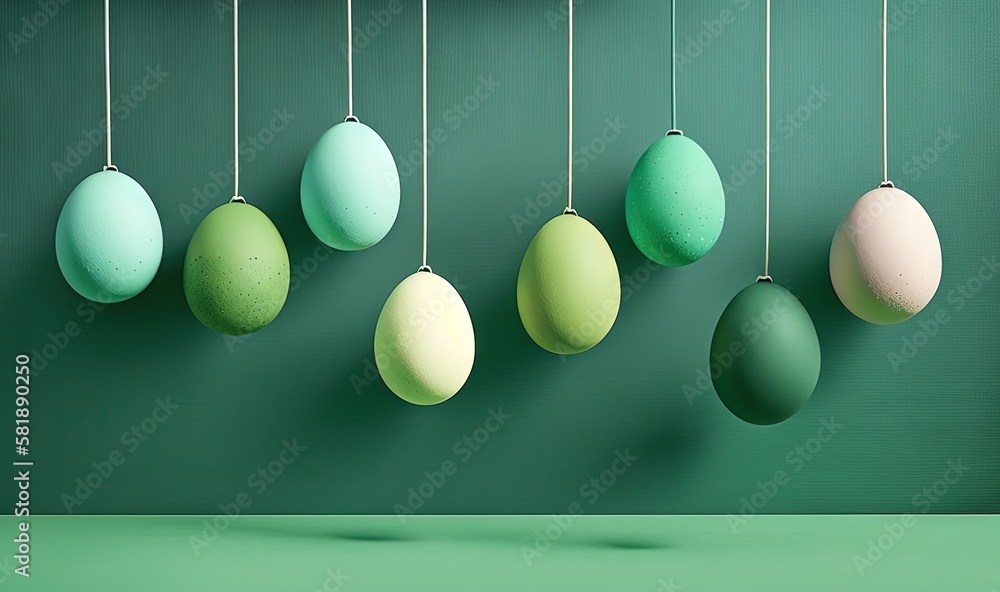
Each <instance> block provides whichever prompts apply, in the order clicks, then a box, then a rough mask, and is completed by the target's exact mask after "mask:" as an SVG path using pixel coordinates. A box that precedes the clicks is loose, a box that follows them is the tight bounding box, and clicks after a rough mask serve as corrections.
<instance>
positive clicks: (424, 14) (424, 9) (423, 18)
mask: <svg viewBox="0 0 1000 592" xmlns="http://www.w3.org/2000/svg"><path fill="white" fill-rule="evenodd" d="M421 4H422V5H421V9H422V16H421V23H420V37H421V42H422V43H421V55H420V65H421V80H422V82H423V88H422V101H423V103H422V107H421V134H422V136H423V141H422V144H423V148H422V150H423V159H422V160H423V162H422V166H423V188H422V194H423V201H424V234H423V242H424V245H423V264H422V265H421V266H420V269H421V270H427V271H430V270H431V268H430V266H429V265H427V0H423V2H422V3H421Z"/></svg>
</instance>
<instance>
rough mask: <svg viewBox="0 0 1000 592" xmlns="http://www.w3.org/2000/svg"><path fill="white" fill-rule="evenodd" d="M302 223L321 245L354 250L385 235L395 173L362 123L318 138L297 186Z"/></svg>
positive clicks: (392, 216)
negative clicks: (302, 215) (303, 222)
mask: <svg viewBox="0 0 1000 592" xmlns="http://www.w3.org/2000/svg"><path fill="white" fill-rule="evenodd" d="M300 193H301V199H302V213H303V214H304V215H305V218H306V223H307V224H309V228H310V229H311V230H312V231H313V234H315V235H316V238H318V239H319V240H321V241H323V242H324V243H325V244H327V245H329V246H331V247H333V248H335V249H340V250H342V251H358V250H360V249H367V248H368V247H370V246H372V245H374V244H375V243H377V242H379V241H380V240H382V239H383V238H385V235H386V234H388V233H389V230H390V229H391V228H392V225H393V223H395V221H396V215H397V214H398V213H399V173H398V172H397V170H396V162H395V161H394V160H393V159H392V153H391V152H390V151H389V147H388V146H386V145H385V142H383V141H382V138H380V137H379V135H378V134H377V133H375V131H374V130H373V129H372V128H370V127H368V126H367V125H365V124H363V123H360V122H357V121H345V122H343V123H338V124H337V125H335V126H333V127H331V128H330V129H328V130H327V131H326V133H324V134H323V135H322V136H320V139H319V141H317V142H316V145H315V146H313V148H312V150H311V151H310V152H309V156H308V157H307V158H306V164H305V166H304V167H303V169H302V184H301V188H300Z"/></svg>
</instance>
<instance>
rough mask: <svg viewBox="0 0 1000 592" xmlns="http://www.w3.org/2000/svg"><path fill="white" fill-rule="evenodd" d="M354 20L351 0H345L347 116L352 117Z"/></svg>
mask: <svg viewBox="0 0 1000 592" xmlns="http://www.w3.org/2000/svg"><path fill="white" fill-rule="evenodd" d="M353 24H354V21H353V20H352V18H351V0H347V117H348V118H352V117H354V31H353V30H352V26H353Z"/></svg>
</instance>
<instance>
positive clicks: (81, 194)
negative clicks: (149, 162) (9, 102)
mask: <svg viewBox="0 0 1000 592" xmlns="http://www.w3.org/2000/svg"><path fill="white" fill-rule="evenodd" d="M162 257H163V230H162V229H161V228H160V217H159V216H158V215H157V213H156V206H154V205H153V201H152V200H151V199H149V195H148V194H147V193H146V191H145V190H144V189H143V188H142V186H141V185H139V184H138V183H137V182H136V181H135V180H134V179H132V177H129V176H128V175H126V174H124V173H120V172H118V171H113V170H107V171H100V172H97V173H94V174H93V175H90V176H89V177H87V178H86V179H84V180H83V181H81V182H80V184H79V185H77V186H76V188H75V189H73V192H72V193H70V194H69V198H68V199H67V200H66V203H65V205H63V209H62V212H61V213H60V214H59V222H58V223H57V224H56V259H57V260H58V262H59V269H60V270H62V274H63V276H64V277H65V278H66V281H67V282H69V285H70V286H72V288H73V289H74V290H76V291H77V292H78V293H79V294H80V295H81V296H83V297H85V298H88V299H90V300H93V301H95V302H107V303H110V302H121V301H123V300H128V299H129V298H132V297H133V296H135V295H136V294H138V293H139V292H142V291H143V290H145V289H146V286H148V285H149V283H150V282H151V281H153V276H155V275H156V271H157V269H159V267H160V259H162Z"/></svg>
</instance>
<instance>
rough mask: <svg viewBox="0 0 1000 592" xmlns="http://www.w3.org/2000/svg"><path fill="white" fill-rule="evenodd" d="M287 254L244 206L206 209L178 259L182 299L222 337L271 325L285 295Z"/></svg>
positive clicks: (273, 231) (265, 222)
mask: <svg viewBox="0 0 1000 592" xmlns="http://www.w3.org/2000/svg"><path fill="white" fill-rule="evenodd" d="M289 275H290V274H289V266H288V252H287V251H286V250H285V243H284V241H283V240H281V235H280V234H279V233H278V229H277V228H275V227H274V224H272V223H271V220H270V219H269V218H268V217H267V216H266V215H265V214H264V213H263V212H261V211H260V210H258V209H257V208H255V207H253V206H252V205H250V204H245V203H240V202H231V203H228V204H226V205H223V206H219V207H218V208H216V209H214V210H212V212H211V213H210V214H209V215H208V216H206V217H205V219H204V220H202V222H201V224H199V225H198V229H197V230H195V232H194V236H193V237H191V243H190V244H189V245H188V250H187V254H186V255H185V257H184V296H185V297H186V298H187V303H188V306H189V307H190V308H191V312H193V313H194V316H195V317H197V318H198V320H199V321H201V322H202V324H203V325H205V326H206V327H208V328H209V329H212V330H214V331H218V332H219V333H224V334H226V335H246V334H247V333H253V332H254V331H257V330H258V329H260V328H262V327H264V326H265V325H267V324H268V323H270V322H271V321H273V320H274V318H275V317H277V316H278V313H279V312H281V307H282V306H284V304H285V298H286V297H287V296H288V284H289Z"/></svg>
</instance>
